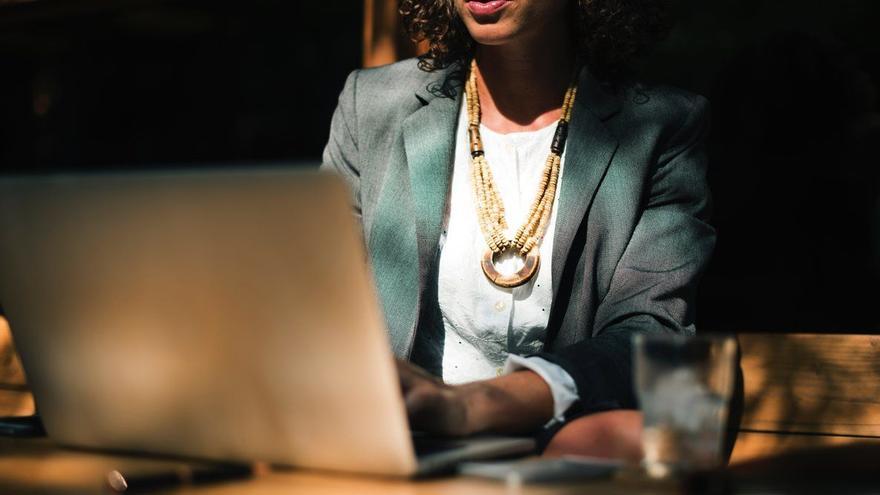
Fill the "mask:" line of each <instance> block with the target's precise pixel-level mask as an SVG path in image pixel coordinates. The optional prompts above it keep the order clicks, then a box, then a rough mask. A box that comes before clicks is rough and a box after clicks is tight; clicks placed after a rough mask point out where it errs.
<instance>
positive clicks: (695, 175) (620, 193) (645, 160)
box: [322, 59, 715, 412]
mask: <svg viewBox="0 0 880 495" xmlns="http://www.w3.org/2000/svg"><path fill="white" fill-rule="evenodd" d="M454 73H455V68H451V69H446V70H441V71H437V72H433V73H426V72H423V71H421V70H419V69H418V67H417V64H416V61H415V59H410V60H404V61H402V62H398V63H396V64H393V65H389V66H385V67H380V68H376V69H366V70H358V71H355V72H353V73H352V74H351V75H350V76H349V77H348V80H347V81H346V83H345V88H344V89H343V91H342V94H341V95H340V97H339V105H338V107H337V108H336V111H335V113H334V115H333V120H332V124H331V127H330V137H329V142H328V143H327V147H326V149H325V151H324V157H323V165H322V168H324V169H329V170H333V171H336V172H337V173H339V174H341V175H342V176H343V177H344V178H345V179H346V181H347V182H348V184H349V186H350V187H351V189H352V191H353V196H354V198H353V201H354V208H355V211H356V213H357V215H358V217H359V218H360V220H361V223H362V225H363V230H364V231H363V233H364V238H365V241H366V245H367V249H368V252H369V255H370V259H371V262H372V266H373V270H374V274H375V279H376V284H377V288H378V292H379V295H380V299H381V302H382V306H383V309H384V312H385V317H386V320H387V324H388V329H389V332H390V339H391V345H392V347H393V349H394V352H395V354H396V355H397V356H399V357H403V358H411V359H413V360H415V361H417V362H419V364H422V365H423V366H426V367H428V368H429V369H433V370H434V371H435V372H436V371H437V370H438V369H439V359H440V356H442V341H443V339H442V331H443V330H442V322H441V321H440V317H439V314H440V313H439V308H438V303H437V296H436V284H437V278H436V272H437V266H438V259H439V256H438V254H439V253H438V242H439V238H440V234H441V231H442V222H443V217H444V213H445V211H446V208H447V206H448V205H447V202H448V201H447V198H448V193H449V185H450V176H451V170H452V162H453V150H454V146H455V135H454V133H455V129H456V123H457V119H458V110H459V106H460V103H461V97H462V91H461V84H460V83H459V82H456V80H457V79H458V78H455V77H454ZM707 122H708V118H707V102H706V100H705V99H704V98H702V97H700V96H696V95H692V94H688V93H686V92H684V91H680V90H676V89H672V88H668V87H646V86H643V85H638V84H629V85H621V87H619V88H617V89H610V88H608V87H606V86H604V85H602V84H600V83H599V81H598V80H597V79H595V78H594V77H593V76H592V75H591V74H590V72H589V71H588V70H584V71H582V73H581V77H580V81H579V87H578V96H577V100H576V103H575V108H574V110H573V114H572V122H571V125H570V133H569V137H568V142H567V144H566V147H567V149H566V153H567V155H566V163H565V173H564V174H563V176H562V181H561V185H560V195H559V202H558V212H557V219H556V231H555V234H554V235H555V240H554V246H553V260H552V270H553V273H552V280H553V294H554V298H553V304H552V307H551V310H550V322H549V325H548V328H547V334H546V338H545V346H544V351H545V352H544V353H542V354H541V355H542V356H543V357H545V358H547V359H549V360H551V361H553V362H556V363H557V364H559V365H560V366H562V367H563V368H564V369H566V371H568V372H569V373H570V374H571V375H572V377H573V378H574V380H575V382H576V384H577V386H578V392H579V394H580V396H581V402H580V408H579V409H580V411H582V412H584V411H586V412H591V411H598V410H607V409H613V408H621V407H623V408H631V407H635V397H634V395H633V387H632V372H631V364H630V363H631V356H630V354H631V353H630V349H631V345H630V340H631V336H632V334H633V333H635V332H649V333H655V332H671V333H682V334H691V333H693V332H694V299H695V293H696V288H697V282H698V279H699V278H700V275H701V273H702V272H703V270H704V268H705V266H706V263H707V261H708V259H709V256H710V254H711V251H712V248H713V245H714V240H715V234H714V230H713V229H712V227H711V226H710V225H709V224H708V223H707V216H708V211H709V190H708V188H707V184H706V154H705V150H704V146H703V141H704V137H705V134H706V130H707ZM475 262H476V261H475Z"/></svg>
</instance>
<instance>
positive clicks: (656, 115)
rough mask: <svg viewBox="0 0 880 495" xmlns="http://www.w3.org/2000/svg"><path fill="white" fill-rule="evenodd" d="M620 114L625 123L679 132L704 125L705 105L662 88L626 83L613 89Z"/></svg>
mask: <svg viewBox="0 0 880 495" xmlns="http://www.w3.org/2000/svg"><path fill="white" fill-rule="evenodd" d="M617 95H618V98H619V102H620V111H621V114H622V115H623V116H624V117H625V118H626V120H629V121H637V122H641V123H644V124H647V125H656V126H661V127H664V128H672V129H679V128H681V127H683V126H686V125H688V124H689V123H690V124H701V123H705V122H706V121H708V117H709V101H708V100H707V99H706V98H705V97H703V96H701V95H699V94H697V93H693V92H690V91H687V90H685V89H681V88H678V87H674V86H669V85H665V84H650V83H646V82H642V81H629V82H627V83H624V84H621V85H620V86H619V87H618V88H617Z"/></svg>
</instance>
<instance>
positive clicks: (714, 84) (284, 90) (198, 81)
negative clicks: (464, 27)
mask: <svg viewBox="0 0 880 495" xmlns="http://www.w3.org/2000/svg"><path fill="white" fill-rule="evenodd" d="M676 10H677V13H678V17H679V23H678V25H677V27H676V29H675V30H674V31H673V33H672V35H671V36H670V38H669V39H668V40H667V41H666V42H665V43H663V44H662V45H661V46H660V47H658V49H657V50H655V51H654V52H653V53H652V54H651V55H650V56H649V57H647V58H646V59H645V60H644V61H643V62H642V63H641V64H640V66H639V71H640V73H641V74H642V76H643V77H644V78H647V79H649V80H654V81H659V82H664V83H668V84H674V85H677V86H681V87H684V88H687V89H690V90H692V91H695V92H698V93H701V94H703V95H706V96H707V97H709V98H710V100H711V101H712V105H713V134H712V137H711V143H710V152H711V162H712V163H711V174H710V180H711V182H712V188H713V191H714V195H715V215H714V223H715V225H716V227H717V230H718V236H719V237H718V246H717V251H716V255H715V258H714V260H713V262H712V265H711V267H710V269H709V272H708V273H707V275H706V277H705V280H704V284H703V287H702V291H701V295H700V304H699V307H700V309H699V312H698V326H699V327H700V328H702V329H715V330H735V331H743V330H761V331H826V332H827V331H846V332H855V331H877V330H880V317H878V316H877V312H876V311H875V309H874V307H875V305H877V303H878V302H880V297H878V296H880V290H878V287H880V254H878V253H880V248H878V245H880V226H878V224H880V203H878V190H880V187H878V186H880V179H878V168H877V167H878V164H880V162H878V144H877V143H878V142H880V115H878V113H877V108H876V97H877V89H878V88H877V81H878V80H880V79H878V77H880V35H878V32H880V31H878V30H876V29H874V23H875V21H876V19H878V18H880V16H878V14H880V12H878V11H880V3H878V2H876V1H874V0H841V1H837V2H815V3H813V2H803V1H802V0H801V1H796V0H712V1H711V2H706V1H700V0H677V1H676ZM362 14H363V13H362V2H361V1H356V0H332V1H331V0H322V1H320V2H299V1H281V0H250V1H247V2H234V3H233V2H225V1H207V0H201V1H200V0H186V1H184V0H177V1H170V0H169V1H159V0H153V1H133V0H132V1H123V0H115V1H93V2H84V1H76V0H55V1H52V0H39V1H37V2H34V4H33V5H24V6H17V7H10V6H4V7H0V168H2V169H3V170H6V171H9V170H17V171H34V170H54V169H65V168H83V167H89V168H92V167H108V166H119V165H125V166H130V165H132V164H135V165H137V164H141V165H144V164H152V163H161V162H177V163H180V162H188V163H189V162H208V161H240V160H245V159H266V160H279V159H281V160H303V159H305V160H310V159H317V157H318V156H319V155H320V151H321V148H322V147H323V145H324V142H325V140H326V136H327V130H328V125H329V121H330V114H331V112H332V109H333V107H334V105H335V101H336V96H337V94H338V92H339V90H340V89H341V87H342V84H343V82H344V78H345V75H346V74H347V73H348V72H349V71H350V70H352V69H354V68H356V67H357V66H358V65H359V63H360V53H361V22H362Z"/></svg>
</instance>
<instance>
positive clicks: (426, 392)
mask: <svg viewBox="0 0 880 495" xmlns="http://www.w3.org/2000/svg"><path fill="white" fill-rule="evenodd" d="M397 370H398V373H399V374H400V386H401V389H402V391H403V398H404V401H405V403H406V410H407V413H408V415H409V420H410V426H411V428H412V429H413V430H420V431H425V432H428V433H434V434H439V435H450V436H464V435H471V434H474V433H480V432H484V431H491V432H495V433H526V432H531V431H534V430H535V429H537V428H539V427H540V426H541V425H543V424H544V423H546V422H547V421H549V420H550V418H552V417H553V396H552V395H551V393H550V387H549V386H547V383H546V382H545V381H544V379H543V378H541V377H540V376H538V375H537V374H535V373H533V372H531V371H517V372H514V373H511V374H509V375H504V376H500V377H498V378H493V379H491V380H482V381H477V382H472V383H467V384H464V385H446V384H445V383H443V382H442V381H440V380H439V379H437V378H436V377H434V376H432V375H430V374H429V373H427V372H426V371H424V370H422V369H421V368H419V367H417V366H414V365H412V364H409V363H406V362H403V361H398V362H397Z"/></svg>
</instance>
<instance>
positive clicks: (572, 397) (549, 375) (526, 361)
mask: <svg viewBox="0 0 880 495" xmlns="http://www.w3.org/2000/svg"><path fill="white" fill-rule="evenodd" d="M522 369H527V370H530V371H533V372H535V373H536V374H537V375H538V376H540V377H541V378H542V379H543V380H544V381H545V382H547V386H549V387H550V393H551V394H552V395H553V419H552V420H551V421H550V423H549V424H552V423H553V422H562V421H563V420H564V419H565V413H566V412H567V411H568V410H569V409H570V408H571V406H572V405H573V404H574V403H575V402H577V401H578V399H579V397H578V393H577V385H576V384H575V382H574V379H573V378H572V377H571V375H569V374H568V372H566V371H565V369H563V368H562V367H561V366H559V365H557V364H554V363H551V362H550V361H547V360H546V359H544V358H541V357H538V356H531V357H522V356H517V355H515V354H510V355H508V357H507V362H506V363H505V364H504V373H505V374H507V373H512V372H514V371H517V370H522Z"/></svg>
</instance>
